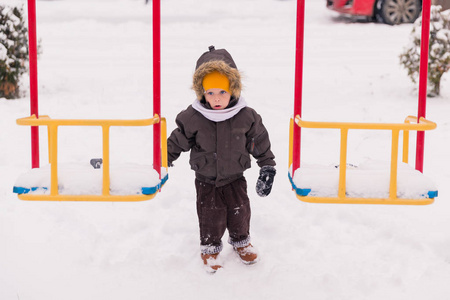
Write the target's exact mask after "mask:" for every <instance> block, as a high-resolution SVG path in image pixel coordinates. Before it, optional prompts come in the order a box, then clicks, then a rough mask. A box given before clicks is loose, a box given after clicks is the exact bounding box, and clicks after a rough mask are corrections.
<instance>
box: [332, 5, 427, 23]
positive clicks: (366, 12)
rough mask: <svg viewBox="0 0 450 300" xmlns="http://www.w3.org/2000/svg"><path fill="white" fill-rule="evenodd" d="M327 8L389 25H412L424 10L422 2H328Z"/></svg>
mask: <svg viewBox="0 0 450 300" xmlns="http://www.w3.org/2000/svg"><path fill="white" fill-rule="evenodd" d="M327 7H328V8H329V9H331V10H334V11H337V12H339V13H342V14H348V15H352V16H366V17H369V18H372V19H373V20H379V21H382V22H384V23H386V24H389V25H394V24H400V23H412V22H414V21H415V20H416V19H417V17H418V16H419V15H420V12H421V10H422V1H421V0H327Z"/></svg>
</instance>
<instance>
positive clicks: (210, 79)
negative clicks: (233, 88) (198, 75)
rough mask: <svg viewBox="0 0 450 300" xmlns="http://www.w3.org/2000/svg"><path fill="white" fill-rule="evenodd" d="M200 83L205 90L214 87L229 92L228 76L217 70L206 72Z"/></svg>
mask: <svg viewBox="0 0 450 300" xmlns="http://www.w3.org/2000/svg"><path fill="white" fill-rule="evenodd" d="M202 85H203V89H204V90H205V91H207V90H209V89H214V88H215V89H221V90H224V91H227V92H228V93H229V92H230V81H229V80H228V77H227V76H225V75H223V74H222V73H220V72H218V71H213V72H211V73H208V74H206V75H205V77H203V82H202Z"/></svg>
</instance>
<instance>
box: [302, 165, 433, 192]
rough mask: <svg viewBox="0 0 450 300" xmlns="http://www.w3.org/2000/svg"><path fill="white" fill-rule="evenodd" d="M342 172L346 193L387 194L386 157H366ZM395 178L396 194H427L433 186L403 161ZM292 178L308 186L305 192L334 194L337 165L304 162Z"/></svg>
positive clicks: (336, 189) (305, 186)
mask: <svg viewBox="0 0 450 300" xmlns="http://www.w3.org/2000/svg"><path fill="white" fill-rule="evenodd" d="M346 174H347V175H346V183H347V184H346V195H347V197H353V198H357V197H361V198H389V179H390V176H389V175H390V165H389V163H387V162H386V161H373V160H366V161H364V162H362V163H361V164H359V165H358V166H354V165H351V166H348V167H347V172H346ZM397 180H398V182H397V197H398V198H404V199H423V198H428V192H434V191H436V190H437V188H436V185H435V184H434V182H433V181H432V180H431V179H430V178H428V177H426V176H424V175H423V174H422V173H420V172H419V171H417V170H415V169H414V168H413V167H412V166H410V165H408V164H405V163H399V165H398V175H397ZM293 182H294V184H295V186H296V187H297V188H301V189H308V190H311V191H310V192H309V193H308V195H309V196H316V197H337V195H338V186H339V167H337V166H324V165H316V164H311V165H308V164H305V165H302V167H301V168H300V169H297V171H296V172H295V173H294V178H293Z"/></svg>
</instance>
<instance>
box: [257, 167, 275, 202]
mask: <svg viewBox="0 0 450 300" xmlns="http://www.w3.org/2000/svg"><path fill="white" fill-rule="evenodd" d="M276 173H277V171H276V170H275V168H274V167H272V166H264V167H262V168H261V170H259V177H258V181H257V182H256V192H257V193H258V195H259V196H261V197H266V196H268V195H269V194H270V191H271V190H272V184H273V179H274V177H275V174H276Z"/></svg>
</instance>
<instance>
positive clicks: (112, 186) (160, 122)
mask: <svg viewBox="0 0 450 300" xmlns="http://www.w3.org/2000/svg"><path fill="white" fill-rule="evenodd" d="M35 1H36V0H28V25H29V26H28V27H29V28H28V29H29V52H30V54H29V59H30V106H31V116H29V117H25V118H21V119H18V120H17V124H18V125H26V126H31V153H32V169H31V170H30V172H28V173H26V174H23V175H22V176H20V177H19V178H18V179H17V181H16V184H15V186H14V188H13V192H15V193H17V194H18V198H19V199H21V200H35V201H110V202H111V201H112V202H116V201H124V202H128V201H143V200H149V199H152V198H154V197H155V196H156V194H157V193H158V192H159V191H160V190H161V188H162V186H163V185H164V183H165V182H166V181H167V179H168V174H167V131H166V121H165V119H164V118H161V103H160V102H161V97H160V95H161V66H160V61H161V59H160V57H161V50H160V48H161V45H160V0H153V4H152V9H153V21H152V22H153V117H151V118H148V119H141V120H80V119H51V118H50V117H49V116H46V115H42V116H39V114H38V101H37V97H38V93H37V40H36V3H35ZM39 126H46V127H47V129H48V143H49V147H48V152H49V153H48V157H49V166H45V167H40V166H39V131H38V127H39ZM62 126H95V127H101V129H102V145H103V153H102V155H103V157H102V158H101V159H93V160H91V164H92V166H90V165H89V164H87V166H79V165H78V166H77V165H63V164H60V165H59V164H58V128H59V127H62ZM112 126H153V168H152V167H151V166H119V167H116V166H114V167H111V166H110V159H109V158H110V155H109V150H110V128H111V127H112ZM93 167H94V168H93ZM79 172H82V174H83V179H85V182H84V181H83V186H84V184H87V185H89V184H90V185H94V187H91V189H88V190H89V193H84V192H83V191H79V190H73V189H72V190H71V189H70V188H69V189H67V186H70V180H71V179H72V178H73V176H74V174H76V173H79ZM118 175H120V176H118ZM120 177H122V178H126V177H131V180H135V179H136V181H137V182H132V183H131V185H133V187H132V189H131V190H132V191H131V192H129V191H127V193H128V194H124V192H123V190H121V188H123V185H124V184H125V185H126V184H130V182H126V183H123V182H121V180H120ZM62 179H64V180H65V179H67V181H69V182H62ZM74 187H75V189H76V187H77V185H74Z"/></svg>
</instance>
